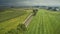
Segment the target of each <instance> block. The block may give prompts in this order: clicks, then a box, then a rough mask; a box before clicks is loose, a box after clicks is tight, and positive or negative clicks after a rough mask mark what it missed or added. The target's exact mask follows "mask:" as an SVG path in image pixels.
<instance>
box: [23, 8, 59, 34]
mask: <svg viewBox="0 0 60 34" xmlns="http://www.w3.org/2000/svg"><path fill="white" fill-rule="evenodd" d="M24 34H60V12H57V11H49V10H44V9H39V11H38V13H37V15H36V16H33V19H32V21H31V23H30V24H29V26H28V27H27V31H26V32H25V33H24Z"/></svg>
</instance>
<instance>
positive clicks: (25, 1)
mask: <svg viewBox="0 0 60 34" xmlns="http://www.w3.org/2000/svg"><path fill="white" fill-rule="evenodd" d="M4 5H8V6H35V5H39V6H41V5H45V6H60V0H0V6H4Z"/></svg>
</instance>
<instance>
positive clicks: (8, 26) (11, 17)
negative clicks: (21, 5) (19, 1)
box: [0, 9, 31, 34]
mask: <svg viewBox="0 0 60 34" xmlns="http://www.w3.org/2000/svg"><path fill="white" fill-rule="evenodd" d="M28 11H29V12H28ZM30 13H31V10H24V9H8V10H5V11H3V12H0V34H5V33H7V32H8V31H11V30H13V31H15V29H16V28H17V26H18V25H19V24H21V23H23V21H24V20H25V19H26V18H27V16H28V15H29V14H30ZM16 31H17V30H16ZM7 34H9V33H7ZM12 34H13V33H12Z"/></svg>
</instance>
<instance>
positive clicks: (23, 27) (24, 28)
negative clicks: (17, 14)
mask: <svg viewBox="0 0 60 34" xmlns="http://www.w3.org/2000/svg"><path fill="white" fill-rule="evenodd" d="M17 29H18V30H20V31H26V30H27V28H26V26H25V24H19V25H18V27H17Z"/></svg>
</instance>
